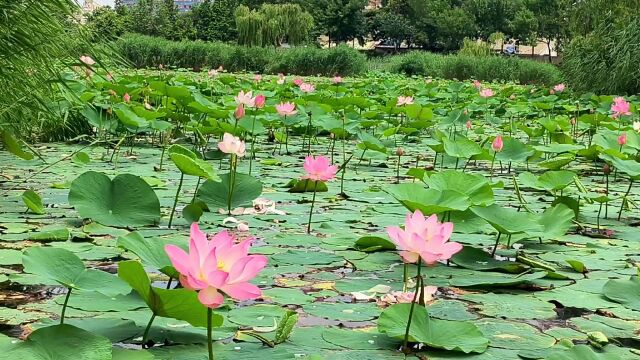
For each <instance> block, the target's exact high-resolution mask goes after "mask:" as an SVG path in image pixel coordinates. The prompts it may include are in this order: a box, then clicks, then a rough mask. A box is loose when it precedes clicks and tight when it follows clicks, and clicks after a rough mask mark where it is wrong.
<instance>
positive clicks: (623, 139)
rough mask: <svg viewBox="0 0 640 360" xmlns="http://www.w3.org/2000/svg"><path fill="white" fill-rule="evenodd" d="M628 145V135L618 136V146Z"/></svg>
mask: <svg viewBox="0 0 640 360" xmlns="http://www.w3.org/2000/svg"><path fill="white" fill-rule="evenodd" d="M626 143H627V134H625V133H622V134H620V136H618V145H620V146H624V145H625V144H626Z"/></svg>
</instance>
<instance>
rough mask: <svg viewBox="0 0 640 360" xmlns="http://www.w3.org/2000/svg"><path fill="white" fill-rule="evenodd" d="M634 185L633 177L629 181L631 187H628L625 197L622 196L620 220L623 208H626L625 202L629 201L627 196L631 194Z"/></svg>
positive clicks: (619, 212)
mask: <svg viewBox="0 0 640 360" xmlns="http://www.w3.org/2000/svg"><path fill="white" fill-rule="evenodd" d="M632 186H633V179H631V180H630V181H629V188H628V189H627V192H626V193H625V194H624V197H622V205H620V211H618V221H620V217H622V209H624V204H626V203H627V197H628V196H629V193H630V192H631V187H632Z"/></svg>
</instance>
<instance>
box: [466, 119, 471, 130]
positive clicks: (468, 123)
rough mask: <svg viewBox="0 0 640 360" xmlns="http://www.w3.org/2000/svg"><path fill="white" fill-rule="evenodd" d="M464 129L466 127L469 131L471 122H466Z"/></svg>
mask: <svg viewBox="0 0 640 360" xmlns="http://www.w3.org/2000/svg"><path fill="white" fill-rule="evenodd" d="M466 127H467V130H471V120H467V124H466Z"/></svg>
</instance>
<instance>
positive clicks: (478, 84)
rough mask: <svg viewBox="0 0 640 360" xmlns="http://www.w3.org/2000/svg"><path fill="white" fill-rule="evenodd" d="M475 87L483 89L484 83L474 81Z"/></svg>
mask: <svg viewBox="0 0 640 360" xmlns="http://www.w3.org/2000/svg"><path fill="white" fill-rule="evenodd" d="M473 86H474V87H475V88H476V89H480V88H481V87H482V83H481V82H480V81H478V80H473Z"/></svg>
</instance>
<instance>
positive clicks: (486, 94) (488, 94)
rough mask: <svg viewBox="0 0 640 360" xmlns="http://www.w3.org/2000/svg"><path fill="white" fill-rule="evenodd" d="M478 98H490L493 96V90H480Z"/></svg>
mask: <svg viewBox="0 0 640 360" xmlns="http://www.w3.org/2000/svg"><path fill="white" fill-rule="evenodd" d="M480 96H481V97H483V98H490V97H492V96H493V90H491V89H489V88H486V89H482V90H480Z"/></svg>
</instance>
